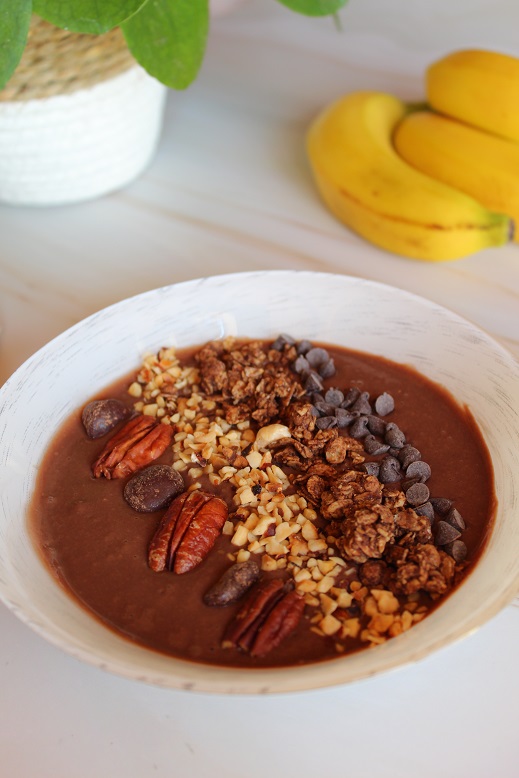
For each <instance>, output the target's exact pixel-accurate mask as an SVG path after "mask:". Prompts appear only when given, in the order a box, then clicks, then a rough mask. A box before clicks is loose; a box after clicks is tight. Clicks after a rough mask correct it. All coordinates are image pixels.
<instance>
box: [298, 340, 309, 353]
mask: <svg viewBox="0 0 519 778" xmlns="http://www.w3.org/2000/svg"><path fill="white" fill-rule="evenodd" d="M311 348H312V344H311V343H310V341H309V340H300V341H299V343H298V344H297V353H298V354H306V353H307V352H308V351H310V349H311Z"/></svg>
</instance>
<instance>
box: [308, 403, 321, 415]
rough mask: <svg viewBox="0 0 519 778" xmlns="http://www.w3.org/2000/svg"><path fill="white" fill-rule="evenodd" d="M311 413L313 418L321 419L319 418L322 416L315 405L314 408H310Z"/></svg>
mask: <svg viewBox="0 0 519 778" xmlns="http://www.w3.org/2000/svg"><path fill="white" fill-rule="evenodd" d="M310 413H311V414H312V416H315V417H316V418H319V416H320V415H321V414H320V413H319V411H318V410H317V408H316V407H315V405H312V407H311V408H310Z"/></svg>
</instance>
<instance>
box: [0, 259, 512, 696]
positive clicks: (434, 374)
mask: <svg viewBox="0 0 519 778" xmlns="http://www.w3.org/2000/svg"><path fill="white" fill-rule="evenodd" d="M279 332H288V333H291V334H293V335H294V336H295V337H297V338H308V339H309V340H313V341H321V342H325V343H326V342H328V343H335V344H338V345H342V346H346V347H350V348H354V349H357V350H360V351H366V352H370V353H373V354H378V355H381V356H384V357H386V358H388V359H391V360H393V361H395V362H400V363H403V364H410V365H413V366H414V367H415V368H416V369H418V370H419V371H420V372H422V373H423V374H424V375H426V376H428V377H429V378H431V379H432V380H434V381H436V382H438V383H440V384H441V385H443V386H444V387H445V388H447V389H448V390H449V391H450V392H451V393H452V394H453V395H454V397H456V399H457V400H458V402H460V403H461V404H466V405H467V406H468V407H469V408H470V410H471V411H472V413H473V415H474V417H475V418H476V420H477V422H478V424H479V426H480V429H481V431H482V433H483V436H484V438H485V440H486V443H487V446H488V448H489V451H490V454H491V457H492V461H493V466H494V476H495V486H496V493H497V496H498V509H497V516H496V522H495V527H494V530H493V533H492V536H491V538H490V541H489V543H488V545H487V548H486V550H485V552H484V554H483V556H482V558H481V560H480V561H479V563H478V565H477V566H476V568H475V570H474V571H473V572H472V574H471V575H470V576H469V577H468V578H467V579H466V581H465V582H464V583H463V585H462V586H461V587H460V588H459V589H458V590H457V591H456V592H455V593H454V594H453V595H451V596H450V597H449V598H448V599H447V601H446V602H445V603H444V604H443V605H442V606H441V608H439V609H438V610H437V611H435V612H434V613H433V614H431V615H430V616H429V617H428V618H427V619H426V620H425V621H424V622H421V623H420V624H417V625H416V626H414V627H413V629H412V630H410V631H409V632H408V633H405V634H404V635H402V636H400V637H399V638H397V639H394V640H391V641H389V642H388V643H386V644H384V645H382V646H380V647H377V649H375V650H372V651H364V652H359V653H358V654H354V655H352V656H348V657H345V658H342V659H341V658H338V659H336V660H333V661H328V662H324V663H321V664H317V665H309V666H305V667H303V668H290V669H288V670H287V669H286V668H284V669H283V670H258V671H255V670H229V669H226V668H216V667H209V666H205V665H197V664H193V663H190V662H183V661H180V660H176V659H172V658H169V657H165V656H162V655H160V654H156V653H154V652H152V651H148V650H146V649H143V648H140V647H139V646H136V645H133V644H131V643H129V642H127V641H126V640H124V639H122V638H119V637H118V636H117V635H115V634H113V633H112V632H111V631H109V630H107V629H105V628H104V627H103V626H102V625H100V624H98V623H97V622H96V621H95V620H94V619H92V618H91V617H90V616H89V615H88V614H87V613H86V612H84V611H83V610H82V609H81V608H78V607H77V605H76V604H75V603H74V602H73V601H72V600H71V599H70V598H69V597H68V596H67V595H66V594H65V593H64V592H63V591H62V590H61V588H60V587H59V586H58V585H57V584H56V583H55V581H54V580H53V579H52V577H51V576H50V575H49V574H48V572H47V570H46V569H45V568H44V566H43V565H42V563H41V562H40V560H39V558H38V555H37V554H36V552H35V550H34V548H33V546H32V544H31V541H30V539H29V537H28V533H27V528H26V518H25V517H26V510H27V504H28V501H29V500H30V498H31V494H32V492H33V488H34V482H35V476H36V474H37V470H38V467H39V464H40V462H41V460H42V457H43V455H44V453H45V450H46V448H47V446H48V445H49V443H50V441H51V439H52V437H53V435H54V433H55V431H56V430H57V428H58V427H59V425H60V424H61V423H62V421H64V420H65V419H66V418H67V416H68V415H69V414H70V413H72V412H73V411H74V410H76V409H77V408H79V407H80V406H81V405H82V404H84V402H85V401H86V400H88V399H89V398H90V397H91V396H92V395H93V394H95V393H96V392H97V391H99V390H101V389H103V388H104V387H105V386H107V385H108V384H110V383H111V382H112V381H114V380H116V379H117V378H119V377H120V376H122V375H124V374H125V373H126V372H129V371H130V370H132V369H134V368H137V367H138V366H139V364H140V361H141V358H142V355H143V353H145V352H148V351H154V350H156V349H158V348H160V347H161V346H164V345H175V346H178V347H183V346H188V345H196V344H201V343H203V342H205V341H208V340H212V339H216V338H221V337H223V336H226V335H239V336H243V337H261V338H264V337H265V338H266V337H271V336H272V337H275V336H276V335H277V334H278V333H279ZM518 459H519V365H518V363H517V362H516V361H515V360H514V358H513V357H512V356H511V355H510V354H508V353H507V352H506V351H505V350H504V349H502V348H501V347H500V346H499V345H498V344H497V343H496V342H495V341H493V340H492V339H491V338H490V337H488V336H487V335H486V334H484V333H483V332H482V331H480V330H479V329H477V328H476V327H474V326H473V325H472V324H470V323H469V322H467V321H465V320H464V319H461V318H460V317H458V316H457V315H455V314H453V313H451V312H449V311H447V310H445V309H443V308H441V307H440V306H437V305H435V304H433V303H431V302H429V301H427V300H424V299H423V298H419V297H416V296H414V295H411V294H408V293H406V292H403V291H401V290H398V289H395V288H393V287H389V286H385V285H381V284H376V283H372V282H368V281H365V280H362V279H358V278H350V277H347V276H334V275H330V274H320V273H308V272H293V271H273V272H259V273H240V274H234V275H230V276H216V277H212V278H208V279H201V280H196V281H190V282H187V283H182V284H178V285H174V286H170V287H165V288H161V289H157V290H154V291H151V292H147V293H145V294H142V295H139V296H137V297H134V298H131V299H129V300H125V301H123V302H121V303H118V304H116V305H114V306H111V307H110V308H107V309H105V310H103V311H100V312H99V313H97V314H95V315H94V316H91V317H90V318H88V319H86V320H85V321H83V322H81V323H80V324H78V325H76V326H75V327H72V328H71V329H70V330H68V331H67V332H65V333H63V334H62V335H60V336H59V337H58V338H56V339H55V340H53V341H52V342H51V343H49V344H48V345H47V346H45V347H44V348H43V349H41V350H40V351H39V352H37V353H36V354H35V355H34V356H33V357H31V358H30V359H29V360H28V361H27V362H26V363H25V364H24V365H23V366H22V367H21V368H20V369H19V370H18V371H17V372H16V373H15V374H14V375H13V376H12V377H11V378H10V379H9V381H8V382H7V383H6V384H5V385H4V387H3V388H2V389H1V390H0V463H1V467H0V486H1V493H2V502H1V508H0V511H1V513H0V596H1V597H2V599H3V600H4V602H5V603H6V604H7V605H8V607H10V608H11V609H12V610H13V611H14V612H15V613H16V614H17V615H18V616H19V617H20V618H21V619H23V620H24V621H25V622H26V623H27V624H28V625H29V626H30V627H32V628H33V629H35V630H36V631H37V632H39V633H40V634H42V635H43V636H44V637H45V638H46V639H47V640H49V641H51V642H53V643H54V644H56V645H58V646H60V647H61V648H63V649H64V650H66V651H67V652H69V653H71V654H73V655H74V656H76V657H78V658H80V659H83V660H86V661H88V662H90V663H92V664H95V665H97V666H99V667H102V668H105V669H109V670H111V671H113V672H116V673H119V674H122V675H125V676H127V677H130V678H134V679H138V680H144V681H146V682H148V683H155V684H158V685H162V686H169V687H177V688H189V689H197V690H200V691H218V692H230V693H233V692H244V693H259V692H281V691H295V690H302V689H310V688H317V687H322V686H328V685H333V684H339V683H346V682H349V681H353V680H356V679H359V678H362V677H366V676H369V675H373V674H376V673H378V672H382V671H385V670H389V669H390V668H394V667H398V666H400V665H403V664H406V663H408V662H411V661H415V660H416V659H419V658H420V657H423V656H425V655H427V654H428V653H429V652H431V651H432V650H435V649H437V648H439V647H440V646H442V645H446V644H448V643H450V642H452V641H453V640H456V639H458V638H460V637H462V636H464V635H466V634H467V633H468V632H470V631H471V630H473V629H474V628H476V627H477V626H479V625H480V624H482V623H483V622H484V621H486V620H487V619H488V618H490V617H491V616H492V615H493V614H494V613H496V612H497V611H498V610H499V609H500V608H501V607H502V606H503V605H504V604H505V603H506V602H508V601H509V600H510V599H511V598H512V597H513V596H514V594H515V593H516V592H517V590H518V589H519V571H518V565H517V558H518V557H519V522H517V521H516V518H517V515H518V513H519V475H518V473H517V470H516V469H515V471H514V463H515V462H517V461H518Z"/></svg>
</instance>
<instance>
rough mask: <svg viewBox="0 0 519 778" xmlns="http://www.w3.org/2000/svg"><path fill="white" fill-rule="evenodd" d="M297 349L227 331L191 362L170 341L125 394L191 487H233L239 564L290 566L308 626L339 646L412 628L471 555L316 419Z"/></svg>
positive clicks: (334, 428)
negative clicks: (461, 552) (457, 551)
mask: <svg viewBox="0 0 519 778" xmlns="http://www.w3.org/2000/svg"><path fill="white" fill-rule="evenodd" d="M298 358H299V360H300V356H299V357H298V353H297V351H296V348H295V346H294V344H293V343H290V342H284V343H282V344H281V348H272V346H271V345H270V346H269V345H266V344H264V343H263V342H260V341H258V342H256V341H253V342H247V343H239V342H235V341H233V340H231V339H227V340H224V341H221V342H218V343H210V344H208V345H206V346H204V347H203V348H201V349H200V350H199V351H197V352H196V353H195V354H194V358H193V360H192V361H191V363H190V364H181V363H180V362H179V360H178V358H177V356H176V354H175V351H174V350H173V349H162V350H161V351H159V353H158V354H155V355H149V356H147V357H146V358H145V360H144V363H143V366H142V369H141V370H140V372H139V373H138V375H137V377H136V380H135V382H134V383H132V384H131V386H130V387H129V393H130V395H131V396H133V397H134V398H135V404H134V407H135V409H136V410H137V411H139V412H140V413H142V414H144V415H145V416H152V417H155V419H156V420H157V421H160V422H162V424H166V425H168V426H170V427H171V428H172V433H173V435H172V447H173V454H174V462H173V467H174V469H175V470H177V471H178V472H180V473H183V474H184V475H185V476H187V479H188V481H189V487H188V491H189V492H192V491H195V490H200V489H203V488H204V489H210V490H212V491H213V492H215V493H219V492H220V491H221V490H222V489H223V490H225V489H228V490H229V495H230V500H231V501H232V504H233V506H234V508H233V510H231V512H230V514H229V517H228V519H227V521H226V522H225V524H224V525H223V533H224V534H225V535H227V536H228V538H229V541H230V545H231V547H232V549H233V550H232V551H230V552H229V558H230V561H232V562H234V563H245V562H248V561H249V560H252V559H254V560H256V561H257V562H258V564H259V566H260V568H261V570H262V571H263V572H265V573H269V572H277V571H282V575H283V576H285V577H286V579H288V580H289V581H290V582H291V585H292V587H293V589H294V590H295V592H296V593H298V594H299V595H300V596H301V597H302V598H304V602H305V605H306V611H305V615H306V617H307V618H308V620H309V623H310V629H312V630H313V631H314V632H316V633H317V634H319V635H322V636H323V637H324V636H326V637H331V638H333V640H334V642H335V646H336V649H337V651H338V652H342V651H345V650H347V649H348V647H349V646H350V645H351V641H352V640H355V641H359V640H360V641H361V642H363V643H366V644H368V645H375V644H378V643H381V642H384V641H385V640H386V639H387V638H389V637H394V636H395V635H398V634H400V633H401V632H403V631H405V630H407V629H409V628H410V627H411V626H412V625H413V624H414V623H416V622H417V621H420V620H421V619H422V618H423V617H424V616H425V615H426V613H427V611H428V609H429V608H430V607H431V605H432V603H433V601H434V600H435V599H436V598H437V597H439V596H440V595H443V594H445V593H446V592H447V591H449V589H450V588H451V587H452V586H453V584H454V581H455V577H456V574H457V571H459V570H460V569H461V566H462V565H461V564H460V563H459V562H456V561H455V560H454V558H453V557H452V556H451V555H449V554H448V553H447V552H446V551H444V550H442V549H441V548H438V547H437V546H436V545H435V544H434V541H433V536H432V531H431V521H430V518H429V517H428V516H427V515H424V514H423V513H420V512H419V511H418V510H416V509H415V507H416V506H415V507H413V506H412V505H411V504H409V501H408V500H407V498H406V494H405V492H404V491H403V490H402V488H401V484H400V483H399V482H397V481H395V482H389V483H382V482H381V480H379V478H378V477H377V476H376V475H374V474H372V472H370V468H369V467H366V463H367V462H373V461H376V460H377V457H376V454H375V455H374V456H371V457H370V456H369V455H367V454H366V449H365V447H364V445H363V444H362V442H361V441H360V440H359V439H358V438H356V437H353V436H351V435H350V433H349V431H348V429H346V428H341V427H340V425H339V422H340V420H341V414H340V413H338V412H336V413H335V415H334V416H333V417H332V416H330V415H329V414H330V411H329V410H328V411H327V413H328V415H327V416H326V417H325V418H326V419H330V418H334V419H336V420H338V422H337V423H336V424H335V425H334V424H332V423H331V422H329V421H328V422H327V423H326V424H323V423H319V419H320V417H319V412H316V409H315V405H314V404H313V403H312V402H311V400H310V397H309V390H308V380H309V379H308V376H306V379H305V377H304V376H303V375H301V373H298V372H297V371H296V370H294V369H293V365H294V364H295V363H296V360H298ZM323 364H324V362H323ZM327 364H328V363H327ZM311 378H312V380H313V381H314V383H315V378H314V377H313V376H311ZM305 380H306V382H307V385H306V387H305V383H304V381H305ZM332 410H333V408H332ZM321 415H322V413H321ZM342 418H344V414H342ZM321 422H322V419H321ZM367 423H368V422H366V424H367ZM388 447H389V446H387V447H386V448H388ZM229 495H227V496H229ZM278 574H279V573H278Z"/></svg>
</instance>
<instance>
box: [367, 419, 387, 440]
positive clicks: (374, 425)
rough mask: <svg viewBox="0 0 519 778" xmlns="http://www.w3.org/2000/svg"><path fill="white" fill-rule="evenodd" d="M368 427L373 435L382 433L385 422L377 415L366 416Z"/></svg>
mask: <svg viewBox="0 0 519 778" xmlns="http://www.w3.org/2000/svg"><path fill="white" fill-rule="evenodd" d="M368 429H369V431H370V432H371V433H373V435H383V434H384V432H385V429H386V422H385V421H384V420H383V419H381V418H379V417H378V416H368Z"/></svg>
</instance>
